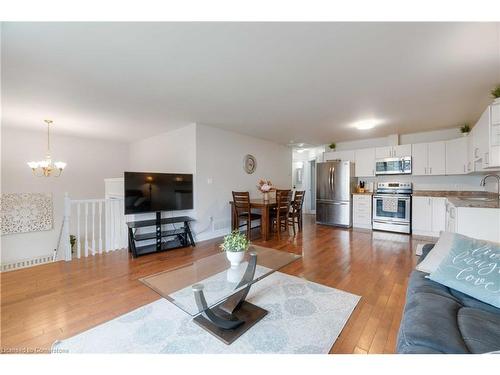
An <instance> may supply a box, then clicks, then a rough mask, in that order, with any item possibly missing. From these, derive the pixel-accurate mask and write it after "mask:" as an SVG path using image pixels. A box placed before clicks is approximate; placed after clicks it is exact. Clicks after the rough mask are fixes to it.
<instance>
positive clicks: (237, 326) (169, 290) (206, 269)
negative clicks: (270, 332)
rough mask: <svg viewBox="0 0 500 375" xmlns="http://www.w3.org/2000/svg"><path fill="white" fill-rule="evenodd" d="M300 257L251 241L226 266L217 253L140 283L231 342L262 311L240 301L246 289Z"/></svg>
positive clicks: (254, 322)
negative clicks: (237, 260)
mask: <svg viewBox="0 0 500 375" xmlns="http://www.w3.org/2000/svg"><path fill="white" fill-rule="evenodd" d="M300 258H302V256H301V255H297V254H293V253H288V252H286V251H280V250H274V249H269V248H266V247H261V246H254V245H251V246H250V248H249V250H248V251H247V252H246V254H245V258H244V260H243V262H242V263H241V264H239V265H238V266H231V264H230V263H229V261H228V260H227V258H226V254H225V253H223V252H221V253H219V254H215V255H212V256H209V257H206V258H202V259H199V260H196V261H194V262H193V263H191V264H188V265H185V266H182V267H179V268H175V269H172V270H168V271H164V272H160V273H157V274H154V275H151V276H147V277H144V278H142V279H140V281H141V282H143V283H144V284H145V285H147V286H148V287H150V288H151V289H153V290H154V291H155V292H157V293H158V294H159V295H161V296H162V297H164V298H166V299H167V300H168V301H170V302H172V303H173V304H174V305H176V306H177V307H179V308H180V309H182V310H184V311H185V312H186V313H188V314H189V315H191V316H193V317H194V318H193V321H194V322H195V323H196V324H198V325H199V326H200V327H202V328H204V329H205V330H207V331H208V332H210V333H211V334H212V335H214V336H215V337H217V338H218V339H220V340H221V341H223V342H224V343H226V344H231V343H232V342H233V341H234V340H236V339H237V338H238V337H240V336H241V335H242V334H243V333H245V332H246V331H247V330H248V329H249V328H250V327H252V326H253V325H254V324H256V323H257V322H258V321H259V320H260V319H262V318H263V317H264V316H266V314H267V311H266V310H264V309H263V308H261V307H259V306H256V305H254V304H252V303H250V302H248V301H245V298H246V296H247V294H248V292H249V291H250V287H251V286H252V285H253V284H254V283H256V282H258V281H259V280H262V279H263V278H265V277H266V276H269V275H270V274H272V273H273V272H275V271H277V270H279V269H280V268H282V267H284V266H286V265H287V264H290V263H292V262H293V261H295V260H297V259H300Z"/></svg>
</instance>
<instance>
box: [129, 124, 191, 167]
mask: <svg viewBox="0 0 500 375" xmlns="http://www.w3.org/2000/svg"><path fill="white" fill-rule="evenodd" d="M195 132H196V124H191V125H188V126H185V127H182V128H179V129H175V130H172V131H169V132H166V133H162V134H159V135H156V136H154V137H149V138H146V139H143V140H139V141H136V142H132V143H131V144H130V147H129V148H130V157H129V160H130V162H129V171H130V172H165V173H166V172H168V173H194V172H195V169H196V136H195Z"/></svg>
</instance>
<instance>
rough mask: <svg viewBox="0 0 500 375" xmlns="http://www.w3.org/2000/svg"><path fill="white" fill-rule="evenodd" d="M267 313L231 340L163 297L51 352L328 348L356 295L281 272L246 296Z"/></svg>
mask: <svg viewBox="0 0 500 375" xmlns="http://www.w3.org/2000/svg"><path fill="white" fill-rule="evenodd" d="M247 300H248V301H249V302H252V303H254V304H256V305H258V306H260V307H262V308H264V309H266V310H268V311H269V313H268V314H267V315H266V316H265V317H264V318H263V319H262V320H261V321H260V322H258V323H257V324H256V325H255V326H253V327H252V328H250V329H249V330H248V331H247V332H245V333H244V334H243V335H242V336H241V337H240V338H238V339H237V340H236V341H235V342H234V343H232V344H231V345H226V344H224V343H222V342H221V341H219V340H218V339H216V338H215V337H213V336H212V335H210V334H209V333H208V332H206V331H205V330H203V329H202V328H200V327H198V326H197V325H196V324H195V323H193V322H192V317H191V316H189V315H188V314H186V313H185V312H183V311H182V310H180V309H179V308H178V307H176V306H174V305H173V304H172V303H170V302H168V301H167V300H165V299H159V300H158V301H155V302H153V303H150V304H148V305H145V306H142V307H140V308H138V309H136V310H134V311H131V312H129V313H127V314H125V315H122V316H120V317H118V318H115V319H113V320H111V321H109V322H106V323H104V324H101V325H99V326H97V327H95V328H92V329H90V330H88V331H85V332H83V333H80V334H78V335H76V336H73V337H71V338H68V339H65V340H62V341H57V342H56V343H54V345H53V352H54V353H61V352H62V353H190V354H203V353H206V354H219V353H220V354H228V353H229V354H231V353H234V354H237V353H241V354H244V353H249V354H250V353H252V354H254V353H288V354H290V353H309V354H312V353H317V354H320V353H328V352H329V351H330V349H331V347H332V346H333V344H334V343H335V340H336V339H337V337H338V336H339V334H340V332H341V331H342V328H343V327H344V325H345V324H346V322H347V320H348V319H349V316H350V315H351V313H352V312H353V310H354V308H355V307H356V305H357V303H358V301H359V300H360V297H359V296H356V295H354V294H351V293H347V292H344V291H341V290H338V289H334V288H330V287H327V286H324V285H320V284H316V283H313V282H310V281H307V280H304V279H301V278H298V277H295V276H289V275H286V274H284V273H281V272H275V273H273V274H272V275H270V276H268V277H266V278H264V279H263V280H261V281H259V282H257V283H256V284H254V285H253V286H252V288H251V290H250V293H249V295H248V297H247Z"/></svg>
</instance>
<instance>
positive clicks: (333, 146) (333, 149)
mask: <svg viewBox="0 0 500 375" xmlns="http://www.w3.org/2000/svg"><path fill="white" fill-rule="evenodd" d="M328 147H330V150H332V151H335V147H337V145H336V144H335V142H332V143H330V144H329V145H328Z"/></svg>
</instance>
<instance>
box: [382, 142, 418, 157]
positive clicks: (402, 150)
mask: <svg viewBox="0 0 500 375" xmlns="http://www.w3.org/2000/svg"><path fill="white" fill-rule="evenodd" d="M405 156H411V144H407V145H398V146H387V147H377V148H376V149H375V158H376V159H384V158H402V157H405Z"/></svg>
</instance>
